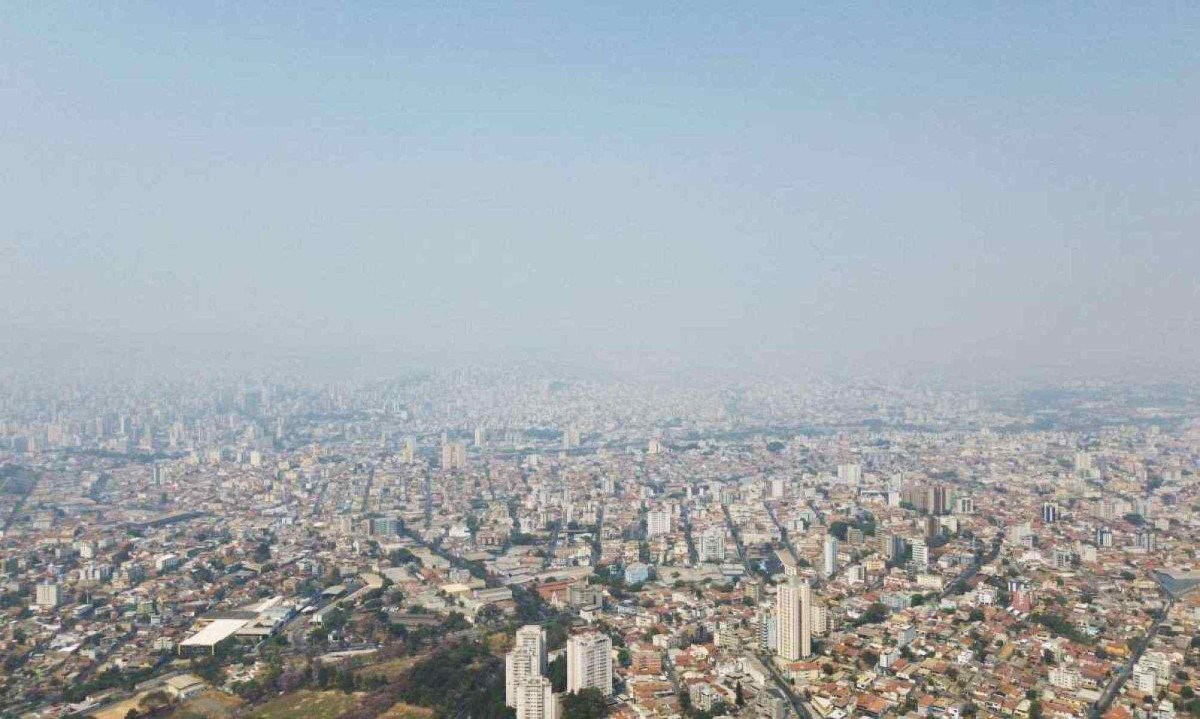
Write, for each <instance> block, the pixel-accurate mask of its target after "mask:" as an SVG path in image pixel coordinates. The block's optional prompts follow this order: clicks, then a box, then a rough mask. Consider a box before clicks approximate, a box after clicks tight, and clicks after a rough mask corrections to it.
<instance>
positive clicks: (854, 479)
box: [837, 464, 862, 485]
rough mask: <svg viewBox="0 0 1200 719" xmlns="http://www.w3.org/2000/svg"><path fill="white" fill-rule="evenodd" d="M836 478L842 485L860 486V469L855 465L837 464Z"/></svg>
mask: <svg viewBox="0 0 1200 719" xmlns="http://www.w3.org/2000/svg"><path fill="white" fill-rule="evenodd" d="M837 477H838V481H839V482H842V483H844V484H853V485H858V484H861V483H862V467H861V466H860V465H857V464H839V465H838V468H837Z"/></svg>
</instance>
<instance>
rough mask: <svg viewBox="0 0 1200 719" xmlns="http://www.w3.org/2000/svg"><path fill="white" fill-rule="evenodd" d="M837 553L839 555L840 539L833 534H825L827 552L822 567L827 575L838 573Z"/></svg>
mask: <svg viewBox="0 0 1200 719" xmlns="http://www.w3.org/2000/svg"><path fill="white" fill-rule="evenodd" d="M837 555H838V540H837V537H835V536H833V535H832V534H826V535H825V554H824V562H823V563H822V566H821V569H822V571H824V573H825V576H826V577H832V576H833V575H835V574H837V570H838V566H837Z"/></svg>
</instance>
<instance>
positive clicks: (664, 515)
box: [646, 509, 671, 537]
mask: <svg viewBox="0 0 1200 719" xmlns="http://www.w3.org/2000/svg"><path fill="white" fill-rule="evenodd" d="M670 533H671V513H670V512H669V511H667V510H665V509H652V510H650V511H649V512H647V513H646V534H647V535H648V536H651V537H657V536H660V535H663V534H670Z"/></svg>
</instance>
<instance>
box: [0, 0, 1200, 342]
mask: <svg viewBox="0 0 1200 719" xmlns="http://www.w3.org/2000/svg"><path fill="white" fill-rule="evenodd" d="M335 5H338V3H320V4H314V5H311V6H304V5H302V4H298V3H267V2H257V3H236V4H234V3H230V4H228V5H222V4H220V3H201V2H181V3H161V2H159V3H144V4H143V3H132V2H128V3H76V4H72V5H56V4H54V3H50V2H29V3H17V4H14V5H13V6H11V7H6V8H5V10H4V13H3V18H2V19H0V203H2V204H0V209H2V213H0V217H2V218H3V224H2V225H0V227H2V228H3V231H2V232H3V234H2V236H0V334H2V333H5V332H8V333H12V335H11V336H13V337H17V336H21V337H25V336H26V335H27V333H28V332H29V331H30V330H31V329H32V330H37V331H39V332H40V331H41V330H49V331H54V332H68V333H70V332H76V331H81V330H83V331H87V332H89V333H92V334H94V335H97V336H101V337H105V336H111V337H122V336H138V335H142V336H145V335H148V334H154V335H158V336H161V337H164V338H181V337H185V336H187V335H196V336H200V337H211V336H213V335H214V334H215V335H220V336H222V337H224V338H225V339H221V340H220V341H231V342H233V341H238V342H251V343H254V342H261V343H262V344H264V345H273V344H280V345H288V346H311V347H313V348H314V349H320V348H323V347H328V346H333V345H348V346H352V347H356V348H363V349H364V350H366V349H369V348H388V349H396V348H399V349H402V350H412V351H415V352H447V351H457V350H462V351H464V352H471V353H479V352H484V353H489V354H492V353H495V354H502V353H505V352H510V351H529V350H536V351H539V352H541V351H544V352H546V353H548V354H555V353H563V354H568V355H570V354H588V353H591V352H607V351H619V352H625V351H628V352H634V353H637V352H641V351H656V352H659V351H661V352H668V353H681V354H683V355H684V356H686V357H689V358H694V359H696V361H699V362H709V361H717V362H720V361H741V360H747V359H755V358H759V357H762V356H775V357H778V356H786V357H798V358H802V361H812V362H816V363H825V364H829V363H832V364H836V363H840V362H843V361H848V362H852V363H854V362H876V363H878V362H881V361H896V362H909V361H916V362H933V363H938V362H943V361H946V362H964V361H969V362H975V361H979V362H981V363H987V362H998V363H1009V364H1012V365H1014V366H1020V365H1021V364H1023V363H1029V364H1038V363H1060V364H1067V365H1076V366H1088V365H1089V364H1091V363H1094V362H1099V361H1113V360H1139V361H1142V360H1150V361H1164V362H1169V363H1174V364H1177V365H1180V364H1182V365H1183V366H1192V365H1194V363H1195V357H1196V356H1197V354H1196V353H1197V352H1200V309H1198V308H1200V289H1198V288H1200V280H1198V276H1200V275H1198V272H1200V248H1198V246H1197V245H1198V244H1200V237H1198V236H1197V228H1200V132H1198V130H1197V128H1200V82H1198V80H1200V52H1198V50H1197V38H1198V37H1200V4H1197V3H1195V2H1183V3H1178V4H1174V5H1171V4H1153V5H1150V4H1142V3H1129V2H1119V3H1091V4H1089V5H1092V7H1089V8H1085V7H1084V4H1082V3H1053V4H1051V3H1028V4H1025V3H994V4H983V3H945V4H942V5H941V6H935V4H931V3H917V4H911V5H920V6H922V7H923V8H925V9H922V10H912V9H901V8H899V7H896V6H898V5H901V3H892V4H888V5H882V4H881V5H879V6H872V5H869V4H865V3H853V4H851V3H832V4H829V5H823V6H816V5H814V6H811V7H809V6H807V5H808V4H807V3H795V2H780V3H760V4H757V5H755V4H741V3H728V2H722V3H701V2H694V3H679V4H677V5H672V4H667V3H646V2H636V3H623V4H618V3H543V4H540V5H541V7H538V6H535V5H534V4H527V3H520V4H513V5H511V6H506V4H503V3H487V4H482V3H481V4H478V5H475V4H468V3H461V2H459V3H447V2H439V3H429V4H421V3H415V2H404V3H379V4H377V5H376V4H367V3H345V4H344V7H342V8H335V7H333V6H335ZM1047 5H1053V6H1054V7H1045V6H1047ZM3 328H8V329H3ZM164 341H168V342H169V341H175V340H172V339H167V340H164Z"/></svg>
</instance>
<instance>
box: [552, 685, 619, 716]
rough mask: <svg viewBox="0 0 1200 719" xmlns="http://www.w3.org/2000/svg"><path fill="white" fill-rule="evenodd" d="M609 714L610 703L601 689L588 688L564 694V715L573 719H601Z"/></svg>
mask: <svg viewBox="0 0 1200 719" xmlns="http://www.w3.org/2000/svg"><path fill="white" fill-rule="evenodd" d="M607 714H608V702H606V701H605V699H604V695H603V694H602V693H600V690H599V689H594V688H591V687H589V688H587V689H583V690H581V691H578V692H572V693H570V694H564V695H563V697H562V715H563V716H564V717H571V719H601V717H604V716H606V715H607Z"/></svg>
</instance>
